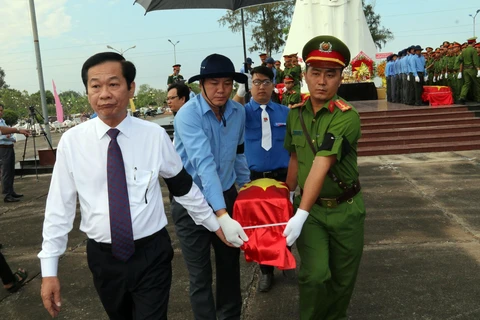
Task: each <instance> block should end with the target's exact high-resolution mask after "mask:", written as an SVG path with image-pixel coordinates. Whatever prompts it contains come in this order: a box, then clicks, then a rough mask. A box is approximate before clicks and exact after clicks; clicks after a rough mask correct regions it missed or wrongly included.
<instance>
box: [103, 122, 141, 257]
mask: <svg viewBox="0 0 480 320" xmlns="http://www.w3.org/2000/svg"><path fill="white" fill-rule="evenodd" d="M119 133H120V131H119V130H118V129H110V130H108V132H107V134H108V135H109V136H110V139H111V140H110V143H109V144H108V155H107V179H108V206H109V209H110V233H111V237H112V254H113V256H114V257H115V258H117V259H119V260H121V261H127V260H128V259H129V258H130V257H131V256H132V255H133V253H134V252H135V243H134V242H133V231H132V217H131V216H130V202H129V201H128V190H127V179H126V177H125V166H124V164H123V157H122V150H120V146H119V145H118V142H117V136H118V134H119Z"/></svg>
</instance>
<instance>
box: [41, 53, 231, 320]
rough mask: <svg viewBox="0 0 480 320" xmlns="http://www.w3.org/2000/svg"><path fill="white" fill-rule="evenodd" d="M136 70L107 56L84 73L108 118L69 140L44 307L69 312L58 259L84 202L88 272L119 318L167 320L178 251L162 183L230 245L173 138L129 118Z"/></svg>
mask: <svg viewBox="0 0 480 320" xmlns="http://www.w3.org/2000/svg"><path fill="white" fill-rule="evenodd" d="M135 74H136V70H135V66H134V65H133V64H132V63H131V62H129V61H126V60H125V59H124V57H123V56H121V55H119V54H117V53H113V52H104V53H99V54H96V55H94V56H92V57H90V58H89V59H88V60H87V61H86V62H85V63H84V65H83V68H82V80H83V82H84V84H85V88H86V91H87V95H88V100H89V102H90V104H91V106H92V108H93V110H94V111H95V112H96V113H97V114H98V117H97V118H95V119H93V120H91V121H87V122H85V123H83V124H81V125H79V126H76V127H75V128H73V129H71V130H69V131H68V132H66V133H65V134H64V135H63V136H62V138H61V140H60V142H59V144H58V148H57V159H56V164H55V168H54V171H53V175H52V180H51V185H50V191H49V194H48V198H47V205H46V210H45V222H44V226H43V244H42V251H41V252H40V253H39V255H38V256H39V258H40V260H41V267H42V277H43V279H42V290H41V295H42V299H43V303H44V306H45V308H46V309H47V310H48V312H49V313H50V314H51V315H52V316H53V317H55V316H57V315H58V313H59V311H60V307H61V297H60V282H59V278H58V277H57V269H58V260H59V257H60V256H61V255H62V254H63V253H64V252H65V249H66V246H67V236H68V233H69V232H70V231H71V229H72V227H73V221H74V218H75V211H76V202H77V201H76V200H77V194H78V199H79V202H80V211H81V223H80V230H82V231H83V232H85V233H86V235H87V236H88V238H89V240H88V241H87V259H88V265H89V268H90V270H91V272H92V275H93V282H94V284H95V287H96V289H97V292H98V294H99V296H100V300H101V301H102V304H103V306H104V308H105V310H106V312H107V314H108V316H109V318H110V319H167V305H168V298H169V290H170V284H171V278H172V267H171V260H172V257H173V249H172V245H171V242H170V238H169V235H168V233H167V231H166V229H165V225H166V224H167V218H166V216H165V210H164V207H163V202H162V193H161V189H160V184H159V181H158V177H159V176H161V177H163V178H164V179H165V181H166V183H167V186H168V188H169V191H170V192H171V193H172V194H173V196H174V197H175V200H176V201H177V202H178V203H181V204H182V205H183V206H184V207H185V208H186V209H187V210H188V213H189V214H190V215H191V216H192V219H193V220H194V221H195V223H197V224H199V225H203V226H204V227H205V228H206V229H208V230H209V231H211V232H215V233H216V234H217V235H218V236H219V237H220V238H221V239H222V241H224V242H225V243H228V242H227V241H226V240H225V238H224V236H223V232H222V230H221V229H220V225H219V223H218V222H217V218H216V217H215V215H214V214H213V212H212V209H211V208H210V207H209V206H208V204H207V202H206V201H205V199H204V197H203V195H202V193H201V192H200V190H199V189H198V187H197V186H196V185H195V183H193V181H192V178H191V176H190V175H189V174H188V173H187V172H186V171H185V169H184V168H183V166H182V161H181V159H180V157H179V156H178V154H177V153H176V152H175V149H174V147H173V145H172V143H171V141H170V139H169V137H168V135H167V133H166V132H165V130H164V129H162V128H161V127H160V126H158V125H156V124H154V123H151V122H147V121H143V120H140V119H137V118H133V117H130V116H128V115H127V106H128V105H129V99H130V98H132V97H133V95H134V92H135V82H134V79H135Z"/></svg>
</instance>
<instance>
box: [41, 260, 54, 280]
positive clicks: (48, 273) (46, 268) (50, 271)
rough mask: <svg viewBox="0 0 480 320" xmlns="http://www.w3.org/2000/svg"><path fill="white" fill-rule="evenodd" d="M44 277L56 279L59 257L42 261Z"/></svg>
mask: <svg viewBox="0 0 480 320" xmlns="http://www.w3.org/2000/svg"><path fill="white" fill-rule="evenodd" d="M40 265H41V267H42V277H56V276H57V272H58V257H52V258H42V259H40Z"/></svg>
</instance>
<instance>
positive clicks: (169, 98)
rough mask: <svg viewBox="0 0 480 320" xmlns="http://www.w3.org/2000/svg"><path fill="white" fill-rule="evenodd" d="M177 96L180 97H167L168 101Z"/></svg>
mask: <svg viewBox="0 0 480 320" xmlns="http://www.w3.org/2000/svg"><path fill="white" fill-rule="evenodd" d="M175 98H178V96H171V97H167V101H170V100H173V99H175Z"/></svg>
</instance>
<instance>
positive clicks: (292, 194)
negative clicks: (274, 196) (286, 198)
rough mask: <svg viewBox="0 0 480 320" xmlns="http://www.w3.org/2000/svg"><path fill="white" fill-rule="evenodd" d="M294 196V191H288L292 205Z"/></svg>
mask: <svg viewBox="0 0 480 320" xmlns="http://www.w3.org/2000/svg"><path fill="white" fill-rule="evenodd" d="M294 196H295V191H290V202H291V203H292V204H293V197H294Z"/></svg>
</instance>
